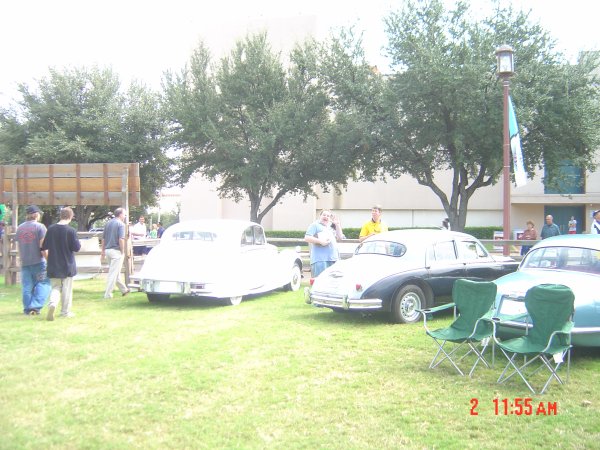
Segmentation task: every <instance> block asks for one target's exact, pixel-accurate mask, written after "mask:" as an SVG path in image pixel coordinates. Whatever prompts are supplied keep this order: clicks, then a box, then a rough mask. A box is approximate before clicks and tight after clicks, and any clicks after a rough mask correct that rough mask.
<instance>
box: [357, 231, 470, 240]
mask: <svg viewBox="0 0 600 450" xmlns="http://www.w3.org/2000/svg"><path fill="white" fill-rule="evenodd" d="M449 239H475V238H474V237H473V236H471V235H470V234H466V233H460V232H458V231H449V230H442V229H431V228H409V229H405V230H393V231H386V232H384V233H379V234H376V235H374V236H371V237H370V238H368V239H367V240H384V241H397V242H403V241H404V242H406V241H411V242H412V241H418V242H421V243H427V242H436V241H440V240H449Z"/></svg>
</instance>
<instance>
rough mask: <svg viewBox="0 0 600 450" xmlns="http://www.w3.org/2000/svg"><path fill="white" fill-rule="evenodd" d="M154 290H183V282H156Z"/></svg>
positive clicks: (166, 291)
mask: <svg viewBox="0 0 600 450" xmlns="http://www.w3.org/2000/svg"><path fill="white" fill-rule="evenodd" d="M154 292H165V293H177V292H181V283H179V282H177V281H159V282H155V283H154Z"/></svg>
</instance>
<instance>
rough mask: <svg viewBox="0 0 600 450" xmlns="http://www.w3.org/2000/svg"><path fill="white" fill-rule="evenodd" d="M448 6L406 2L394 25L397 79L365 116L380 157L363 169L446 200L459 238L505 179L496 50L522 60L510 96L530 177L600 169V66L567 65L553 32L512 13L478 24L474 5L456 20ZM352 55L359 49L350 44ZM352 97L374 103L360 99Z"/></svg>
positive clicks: (458, 11)
mask: <svg viewBox="0 0 600 450" xmlns="http://www.w3.org/2000/svg"><path fill="white" fill-rule="evenodd" d="M443 5H444V2H442V1H441V0H431V1H427V2H425V1H419V2H416V3H415V2H407V3H406V4H405V7H404V9H402V10H401V11H399V12H396V13H392V14H390V16H389V17H388V18H387V19H386V21H385V23H386V32H387V36H388V45H387V53H388V56H389V57H390V58H391V61H392V64H393V69H394V70H393V71H392V73H391V74H389V75H387V76H385V83H384V92H383V94H382V95H381V96H374V97H372V98H373V99H374V101H373V102H372V106H371V108H370V110H367V109H365V112H366V114H367V116H369V117H370V118H369V117H367V120H368V122H369V123H371V124H373V128H372V133H375V135H376V137H377V139H371V141H370V143H371V147H369V149H370V152H371V154H372V155H373V156H372V157H371V158H370V159H367V160H366V161H365V162H366V165H365V166H364V167H363V170H364V173H365V174H366V175H368V176H370V177H372V176H373V174H375V173H376V170H374V169H375V167H376V168H379V169H380V170H383V171H384V172H385V173H387V174H388V175H390V176H392V177H398V176H400V175H402V174H408V175H410V176H412V177H414V178H415V179H416V180H417V182H418V183H419V184H421V185H424V186H427V187H429V188H430V189H431V190H432V191H433V192H434V193H435V195H437V196H438V197H439V199H440V201H441V203H442V205H443V207H444V209H445V211H446V213H447V215H448V217H449V218H450V222H451V225H452V229H455V230H462V229H463V228H464V226H465V223H466V217H467V207H468V202H469V199H470V198H471V197H472V195H473V194H474V193H475V192H476V190H477V189H480V188H482V187H485V186H489V185H492V184H494V183H496V182H497V181H498V178H499V176H500V174H501V172H502V123H503V118H502V111H503V110H502V88H501V85H500V81H499V80H498V79H497V76H496V60H495V55H494V51H495V49H496V48H497V47H499V46H500V45H502V44H509V45H511V46H512V47H513V48H514V51H515V55H516V56H515V59H516V64H517V68H516V72H517V73H516V74H515V76H514V77H513V78H512V79H511V91H512V92H511V95H512V97H513V100H514V103H515V105H516V110H517V115H518V120H519V125H520V127H521V130H522V133H521V141H522V147H523V149H524V158H525V164H526V168H527V169H528V171H529V174H530V176H533V174H534V172H535V170H536V169H539V168H540V167H543V166H545V167H546V170H547V173H548V170H550V173H551V172H552V168H553V167H556V165H557V162H558V161H560V160H563V159H565V157H568V159H570V160H571V161H573V162H574V163H576V164H577V165H579V166H580V167H587V168H593V167H594V165H593V157H594V151H595V150H596V149H597V148H598V146H599V144H600V140H599V134H598V130H599V129H600V123H599V121H600V118H599V115H598V113H597V111H598V98H599V96H598V83H597V78H596V77H595V76H594V75H593V73H594V71H595V70H597V68H598V58H597V57H594V56H593V55H588V57H587V58H585V59H583V60H582V61H580V63H579V64H578V65H575V66H570V65H568V64H567V63H566V62H565V61H564V58H563V57H562V56H561V55H560V54H559V53H557V52H556V51H554V43H553V41H552V39H551V38H550V36H549V35H548V33H547V32H545V31H544V30H543V29H542V28H541V27H540V26H539V25H537V24H532V23H531V22H530V21H529V18H528V15H527V14H525V13H523V12H515V11H514V10H513V9H512V8H508V9H502V8H500V7H496V8H495V10H494V11H493V12H492V13H491V15H490V16H489V17H487V18H485V19H483V20H480V21H473V20H471V19H470V17H469V8H468V6H467V4H466V3H458V4H457V5H456V7H455V9H453V10H450V11H447V10H445V8H444V6H443ZM343 51H346V52H348V53H350V52H353V51H355V50H354V48H353V47H352V46H351V45H348V44H347V45H345V47H344V49H343ZM338 83H339V81H338ZM344 95H349V96H351V97H352V98H354V100H355V102H359V101H360V99H361V98H362V99H363V100H364V99H365V97H364V96H363V94H362V93H361V92H360V91H359V92H354V93H353V92H349V91H348V90H346V91H345V94H344ZM361 96H362V97H361ZM373 118H375V119H373ZM565 149H568V150H567V151H565ZM373 165H375V166H373ZM440 171H450V172H451V173H452V184H451V186H444V185H443V184H441V182H440V181H439V180H438V179H436V174H437V173H440ZM448 191H449V192H448Z"/></svg>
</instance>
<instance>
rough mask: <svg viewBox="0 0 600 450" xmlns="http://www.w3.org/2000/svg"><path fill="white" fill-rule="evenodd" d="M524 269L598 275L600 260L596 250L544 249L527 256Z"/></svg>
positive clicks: (599, 272)
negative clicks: (558, 270)
mask: <svg viewBox="0 0 600 450" xmlns="http://www.w3.org/2000/svg"><path fill="white" fill-rule="evenodd" d="M522 268H524V269H531V268H535V269H560V270H571V271H574V272H586V273H596V274H600V258H599V255H598V252H597V251H596V250H592V249H589V248H579V247H545V248H538V249H535V250H533V251H531V252H529V253H528V254H527V257H526V258H525V260H524V261H523V264H522Z"/></svg>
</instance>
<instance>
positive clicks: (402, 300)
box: [392, 284, 426, 323]
mask: <svg viewBox="0 0 600 450" xmlns="http://www.w3.org/2000/svg"><path fill="white" fill-rule="evenodd" d="M425 305H426V301H425V294H424V293H423V290H422V289H421V288H420V287H419V286H415V285H414V284H409V285H408V286H404V287H403V288H402V289H400V291H399V292H398V294H397V295H396V298H395V299H394V303H393V304H392V319H393V320H394V322H395V323H414V322H417V321H418V320H419V319H420V317H421V313H420V312H418V311H417V309H421V308H422V307H424V306H425Z"/></svg>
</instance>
